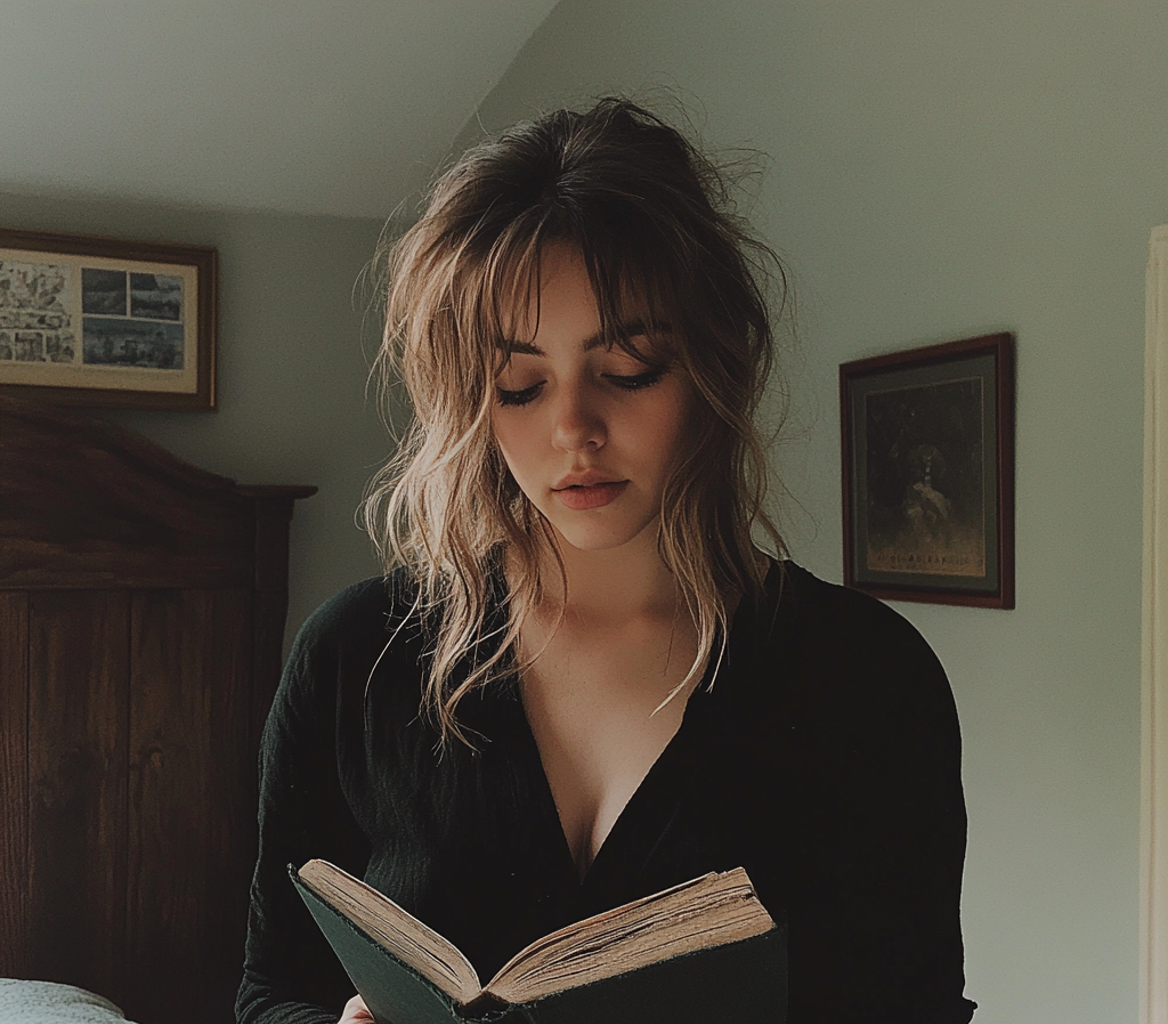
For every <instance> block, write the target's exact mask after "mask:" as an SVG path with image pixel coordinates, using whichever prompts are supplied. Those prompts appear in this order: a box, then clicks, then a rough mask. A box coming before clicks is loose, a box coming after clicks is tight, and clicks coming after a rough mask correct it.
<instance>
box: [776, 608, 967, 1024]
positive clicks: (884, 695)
mask: <svg viewBox="0 0 1168 1024" xmlns="http://www.w3.org/2000/svg"><path fill="white" fill-rule="evenodd" d="M833 590H834V591H835V592H834V593H832V594H831V595H830V597H828V598H827V600H824V601H823V603H822V604H821V605H820V607H819V608H818V609H810V608H809V609H806V611H807V612H809V613H810V614H809V615H808V619H807V624H808V625H811V623H812V622H814V627H813V628H811V629H810V630H809V631H808V633H806V634H804V635H805V637H806V638H807V640H808V643H807V646H806V648H805V650H806V655H805V658H806V660H805V662H804V665H803V669H804V671H802V672H800V673H798V677H799V678H798V681H797V682H796V683H794V684H792V685H793V692H792V694H791V701H792V717H791V727H792V728H791V736H790V743H791V748H790V754H791V761H790V765H791V776H790V777H791V782H792V793H791V801H792V819H791V820H792V830H793V834H792V852H793V856H792V863H791V891H790V905H791V946H790V970H791V978H792V984H791V1016H790V1020H791V1024H801V1022H804V1021H807V1022H811V1021H815V1022H817V1024H829V1022H830V1024H880V1022H884V1021H887V1022H889V1024H966V1022H967V1021H969V1019H970V1018H971V1016H972V1014H973V1010H974V1004H973V1003H972V1002H970V1001H968V1000H967V999H965V998H964V997H963V994H962V993H963V989H964V984H965V980H964V956H963V948H962V939H961V927H960V898H961V875H962V867H963V862H964V856H965V838H966V815H965V802H964V796H963V793H962V786H961V774H960V771H961V740H960V733H959V730H958V723H957V712H956V708H955V705H954V701H953V697H952V693H951V690H950V687H949V683H948V680H947V679H946V677H945V673H944V670H943V669H942V667H941V665H940V663H939V662H938V661H937V658H936V656H935V655H934V654H933V652H932V650H931V649H930V648H929V647H928V645H927V644H926V643H925V642H924V640H923V639H922V638H921V637H920V635H919V634H918V633H917V632H916V631H915V630H914V629H913V628H912V626H910V625H909V624H908V623H907V622H906V621H905V620H904V619H902V618H901V617H900V616H899V615H897V614H896V613H895V612H893V611H892V610H891V609H888V608H887V607H885V606H883V605H880V604H878V603H877V602H875V601H872V600H871V599H869V598H867V597H864V596H863V595H859V594H856V593H853V592H849V591H843V590H841V589H839V588H833Z"/></svg>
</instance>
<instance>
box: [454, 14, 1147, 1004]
mask: <svg viewBox="0 0 1168 1024" xmlns="http://www.w3.org/2000/svg"><path fill="white" fill-rule="evenodd" d="M661 87H665V88H666V89H667V90H668V95H666V101H667V108H668V105H669V103H671V102H672V101H671V100H670V99H669V96H672V97H674V98H675V99H676V98H680V101H681V103H682V105H683V106H685V107H687V108H688V109H689V111H690V112H691V114H692V116H693V119H694V122H695V124H696V127H697V129H698V131H699V132H700V133H701V134H702V135H703V136H704V137H705V139H706V140H707V142H709V143H710V144H712V145H715V146H722V147H729V146H741V145H745V146H751V147H757V148H758V149H761V150H763V151H765V152H766V153H768V154H769V155H770V157H769V163H768V166H767V170H766V174H765V176H763V177H762V178H761V180H758V181H756V182H755V183H754V184H753V186H752V190H753V194H754V199H753V210H752V212H753V216H754V218H755V220H756V222H757V223H758V224H759V225H760V227H761V228H762V229H763V231H764V232H765V234H766V235H767V236H768V238H769V239H770V240H771V241H772V243H773V244H774V245H776V246H777V247H778V248H779V249H780V250H781V251H782V252H783V253H784V254H786V256H787V258H788V262H789V266H790V268H791V271H792V275H793V280H794V284H795V289H796V294H797V298H798V303H799V305H798V325H799V330H800V335H801V342H800V346H799V348H798V350H797V351H795V352H793V353H789V354H788V357H787V362H786V365H787V370H788V372H789V374H790V375H791V376H792V379H793V383H794V387H795V391H796V396H797V400H796V408H795V411H794V416H793V421H792V422H793V429H792V431H791V433H790V437H791V441H790V442H789V443H788V444H787V445H786V446H785V447H784V448H783V449H782V452H781V454H780V456H779V466H780V469H781V471H782V473H783V475H784V479H785V481H786V483H787V485H788V486H789V487H790V489H791V490H792V492H793V497H794V499H797V500H796V501H793V502H790V503H789V506H790V508H791V514H790V516H789V519H788V528H789V533H790V538H791V544H792V548H793V551H794V554H795V556H796V557H797V558H798V559H799V560H800V561H802V562H803V563H804V564H806V565H807V566H808V567H810V568H811V569H813V570H814V571H816V572H817V573H818V574H820V575H822V576H824V577H826V578H828V579H832V580H837V581H838V580H839V579H840V578H841V575H842V569H841V553H840V552H841V544H840V540H839V536H840V509H839V440H838V399H837V394H836V371H837V366H838V364H839V363H840V362H842V361H845V360H850V359H855V358H860V357H863V356H867V355H873V354H877V353H881V352H887V351H893V350H896V349H900V348H907V347H911V346H915V345H919V344H926V343H932V342H938V341H947V340H953V339H957V338H963V337H971V336H974V335H979V334H984V333H989V332H991V331H997V330H1010V331H1013V332H1014V333H1015V334H1016V336H1017V339H1018V363H1019V367H1018V416H1017V422H1018V440H1017V538H1018V564H1017V593H1018V607H1017V609H1016V610H1015V611H993V610H973V609H959V608H948V607H942V606H929V605H909V604H904V603H901V604H899V605H897V607H898V609H899V610H900V611H902V612H903V613H904V614H905V615H907V616H908V617H909V618H910V619H911V620H912V621H913V622H915V623H916V624H917V625H918V627H919V628H920V629H921V630H922V631H923V632H924V634H925V635H926V636H927V637H928V638H929V640H930V641H931V642H932V643H933V645H934V647H935V648H936V650H937V652H938V654H939V655H940V657H941V659H942V661H943V662H944V663H945V665H946V667H947V668H948V671H949V673H950V676H951V679H952V683H953V687H954V691H955V694H956V697H957V701H958V705H959V708H960V713H961V717H962V725H963V732H964V739H965V780H966V790H967V798H968V805H969V812H970V819H971V830H970V841H969V856H968V861H967V867H966V875H965V897H964V907H963V914H964V923H965V934H966V945H967V973H968V987H967V992H968V994H969V995H970V996H971V997H972V998H974V999H976V1000H977V1001H978V1002H979V1003H980V1004H981V1009H980V1010H979V1011H978V1014H977V1018H976V1019H977V1020H978V1021H979V1022H981V1024H997V1022H1027V1024H1038V1022H1051V1024H1056V1022H1057V1024H1078V1022H1082V1024H1099V1022H1103V1021H1106V1022H1109V1024H1110V1022H1121V1021H1126V1022H1134V1021H1135V1020H1136V1017H1137V1002H1136V994H1137V973H1138V972H1137V963H1138V934H1137V918H1138V902H1137V900H1138V863H1139V848H1138V792H1139V785H1138V778H1139V773H1138V759H1139V614H1140V559H1141V547H1140V545H1141V532H1140V530H1141V528H1140V516H1141V443H1142V440H1141V439H1142V434H1141V431H1142V394H1143V390H1142V359H1143V332H1144V325H1143V315H1144V299H1143V286H1144V276H1143V266H1144V259H1145V245H1146V241H1147V237H1148V231H1149V229H1150V228H1151V227H1152V226H1153V225H1154V224H1157V223H1160V222H1163V221H1165V220H1168V129H1166V127H1165V126H1168V9H1166V8H1165V7H1164V6H1163V5H1162V4H1156V3H1152V2H1140V0H1133V2H1126V3H1122V4H1106V5H1105V4H1089V3H1085V2H1078V3H1077V2H1071V0H1041V2H1033V3H1027V4H1017V3H1012V2H1008V0H987V2H985V3H981V4H964V5H959V4H944V5H942V4H926V3H922V2H919V0H886V2H884V3H880V4H872V3H869V2H866V0H835V2H831V3H823V2H822V0H785V2H774V0H735V2H733V3H730V4H718V5H714V4H706V3H700V2H696V0H687V2H682V0H678V2H674V3H670V4H668V5H667V4H662V3H658V2H653V0H562V2H561V3H560V5H559V6H558V7H557V8H556V9H555V11H554V12H553V13H552V15H551V17H550V18H549V19H548V21H547V22H546V23H545V24H544V25H543V26H542V27H541V29H540V30H539V31H538V32H537V33H536V34H535V35H534V36H533V37H532V39H531V40H530V41H529V43H528V45H527V46H526V47H525V49H524V50H523V51H522V52H521V53H520V55H519V57H518V58H517V59H516V61H515V62H514V64H513V65H512V67H511V68H510V70H509V71H508V73H507V75H506V76H505V77H504V78H503V80H502V81H501V82H500V84H499V85H498V86H497V88H496V89H495V90H494V91H493V92H492V93H491V94H490V96H489V97H488V98H487V100H486V101H485V102H484V104H483V106H482V110H481V112H480V115H479V116H480V118H481V121H482V123H483V124H484V125H485V126H486V127H487V128H488V129H493V128H498V127H501V126H502V125H504V124H506V123H508V122H510V121H512V120H514V119H516V118H518V117H521V116H526V115H528V114H530V113H531V112H532V111H533V110H536V109H539V108H547V107H550V106H555V105H558V104H560V103H563V102H573V103H577V102H583V101H584V100H585V99H586V98H587V97H588V96H591V95H596V94H599V93H602V92H606V91H622V92H626V93H628V92H631V93H633V94H634V95H636V96H639V97H641V98H647V99H649V100H650V101H653V100H660V99H661V96H662V94H661V92H660V89H661ZM476 130H477V127H476V125H475V124H474V123H473V122H472V124H471V125H469V126H468V128H467V130H466V132H464V139H468V138H470V137H471V136H472V135H473V134H475V132H476Z"/></svg>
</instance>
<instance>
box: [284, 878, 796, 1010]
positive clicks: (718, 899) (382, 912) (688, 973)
mask: <svg viewBox="0 0 1168 1024" xmlns="http://www.w3.org/2000/svg"><path fill="white" fill-rule="evenodd" d="M289 871H290V873H291V874H292V879H293V881H294V882H295V883H296V887H297V889H298V890H299V892H300V894H301V896H302V897H303V898H304V901H305V903H306V904H307V905H308V909H309V910H310V911H311V912H312V914H313V916H314V917H315V918H316V920H317V923H318V924H319V925H320V927H321V930H322V931H323V932H324V934H325V936H326V938H328V940H329V942H330V943H331V944H332V946H333V949H334V950H335V951H336V953H337V956H338V957H339V958H340V961H341V963H342V964H343V965H344V967H345V970H346V971H347V972H348V973H349V977H350V978H351V979H352V981H353V984H354V985H355V986H356V989H357V991H358V992H360V993H361V995H362V996H363V997H364V999H365V1002H366V1004H367V1005H368V1007H369V1009H370V1012H371V1013H372V1014H373V1015H374V1017H375V1018H376V1019H377V1021H378V1024H450V1022H465V1021H486V1020H490V1021H500V1022H504V1021H506V1022H509V1024H510V1022H515V1024H519V1022H530V1024H576V1022H580V1024H621V1022H623V1021H626V1020H627V1021H636V1022H637V1024H653V1022H655V1021H657V1020H660V1021H662V1022H665V1021H668V1022H669V1024H688V1022H691V1021H692V1022H695V1024H696V1022H698V1021H702V1022H706V1024H708V1022H711V1021H718V1020H724V1021H728V1022H729V1021H733V1022H734V1024H752V1022H756V1021H757V1022H758V1024H778V1022H781V1021H783V1020H784V1018H785V1016H786V935H785V931H783V930H782V929H780V928H777V927H776V926H775V923H774V921H773V920H772V919H771V917H770V915H769V914H768V913H767V912H766V910H765V908H764V907H763V906H762V904H761V903H760V902H759V901H758V897H757V896H756V895H755V892H754V887H753V886H752V885H751V884H750V879H749V878H748V877H747V874H746V872H745V871H744V870H743V869H742V868H735V869H734V870H732V871H726V872H722V873H710V874H708V875H704V876H702V877H701V878H695V879H694V880H693V881H691V882H685V883H683V884H681V885H678V886H674V887H673V888H671V889H666V890H665V891H664V892H660V893H656V894H655V895H653V896H646V897H645V898H643V899H639V900H635V901H633V902H632V903H627V904H625V905H624V906H621V907H617V908H615V909H613V910H609V911H606V912H604V913H602V914H598V915H596V916H595V917H590V918H587V919H586V920H584V921H579V922H577V923H576V924H572V925H569V926H567V927H566V928H562V929H560V930H559V931H556V932H553V933H552V934H551V935H547V936H545V937H544V938H542V939H538V940H536V941H535V942H533V943H532V944H531V945H530V946H528V947H527V948H526V949H523V950H521V951H520V952H518V953H516V954H515V956H514V957H512V958H511V960H509V961H508V962H507V963H506V964H504V966H503V967H502V968H501V969H500V970H499V972H498V973H497V974H496V975H495V976H494V977H493V978H492V979H491V980H490V981H488V982H487V983H486V984H485V985H484V984H482V982H481V981H480V979H479V978H478V976H477V974H476V973H475V970H474V968H473V967H472V966H471V964H470V962H469V961H468V960H467V959H466V957H465V956H463V954H462V953H460V952H459V950H458V949H457V948H456V947H455V946H454V945H453V944H452V943H450V942H449V941H447V940H446V939H444V938H443V937H442V936H441V935H439V934H438V933H437V932H435V931H434V930H433V929H432V928H430V927H428V926H427V925H425V924H423V923H422V922H421V921H419V920H418V919H417V918H415V917H413V916H412V915H411V914H409V913H408V912H406V911H405V910H403V909H402V908H401V907H399V906H398V905H397V904H396V903H394V902H393V901H392V900H390V899H388V898H387V897H386V896H384V895H382V894H381V893H379V892H378V891H377V890H375V889H373V888H372V887H370V886H368V885H366V884H365V883H364V882H362V881H360V880H359V879H356V878H354V877H353V876H352V875H350V874H347V873H346V872H344V871H342V870H341V869H340V868H338V867H335V866H334V865H332V864H329V863H328V862H327V861H322V860H311V861H309V862H308V863H307V864H305V865H304V866H303V867H302V868H301V869H300V870H299V871H298V872H297V871H296V870H295V868H294V867H293V866H292V865H289Z"/></svg>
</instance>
